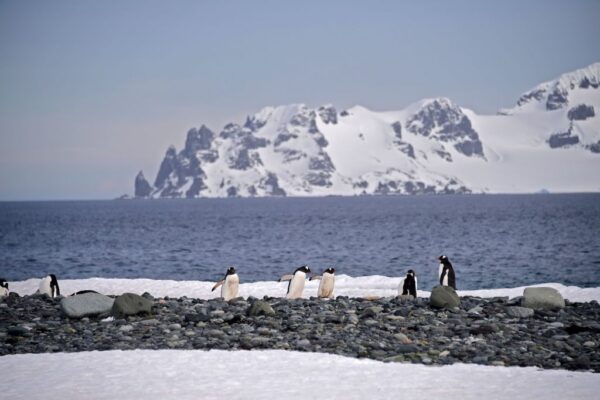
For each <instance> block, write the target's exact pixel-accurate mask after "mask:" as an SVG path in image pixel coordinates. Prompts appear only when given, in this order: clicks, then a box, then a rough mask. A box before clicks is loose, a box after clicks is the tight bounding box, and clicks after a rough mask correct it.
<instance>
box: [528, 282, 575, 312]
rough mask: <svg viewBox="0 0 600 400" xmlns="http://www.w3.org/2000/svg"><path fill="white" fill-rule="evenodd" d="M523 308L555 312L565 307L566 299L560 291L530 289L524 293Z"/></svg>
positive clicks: (547, 288)
mask: <svg viewBox="0 0 600 400" xmlns="http://www.w3.org/2000/svg"><path fill="white" fill-rule="evenodd" d="M521 306H523V307H527V308H533V309H534V310H555V309H558V308H564V307H565V299H563V297H562V295H561V294H560V293H559V292H558V290H556V289H553V288H549V287H534V288H532V287H530V288H526V289H525V291H524V292H523V299H522V300H521Z"/></svg>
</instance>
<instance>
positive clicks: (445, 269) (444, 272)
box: [438, 256, 456, 290]
mask: <svg viewBox="0 0 600 400" xmlns="http://www.w3.org/2000/svg"><path fill="white" fill-rule="evenodd" d="M438 259H439V260H440V271H439V274H440V285H442V286H450V287H451V288H453V289H454V290H456V278H455V276H454V268H452V264H450V260H448V257H446V256H440V257H439V258H438Z"/></svg>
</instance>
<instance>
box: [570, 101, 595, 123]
mask: <svg viewBox="0 0 600 400" xmlns="http://www.w3.org/2000/svg"><path fill="white" fill-rule="evenodd" d="M595 115H596V113H595V112H594V107H593V106H588V105H587V104H579V105H577V106H575V107H573V108H571V109H570V110H569V112H568V113H567V118H569V120H571V121H584V120H586V119H588V118H592V117H594V116H595Z"/></svg>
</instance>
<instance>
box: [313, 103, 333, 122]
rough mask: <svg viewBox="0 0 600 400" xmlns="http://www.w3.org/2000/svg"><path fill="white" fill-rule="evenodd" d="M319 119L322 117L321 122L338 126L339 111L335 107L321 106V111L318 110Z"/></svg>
mask: <svg viewBox="0 0 600 400" xmlns="http://www.w3.org/2000/svg"><path fill="white" fill-rule="evenodd" d="M317 112H318V114H319V117H321V121H323V122H324V123H326V124H330V123H331V124H334V125H335V124H337V122H338V121H337V111H336V109H335V107H333V106H331V105H328V106H321V107H319V109H318V110H317Z"/></svg>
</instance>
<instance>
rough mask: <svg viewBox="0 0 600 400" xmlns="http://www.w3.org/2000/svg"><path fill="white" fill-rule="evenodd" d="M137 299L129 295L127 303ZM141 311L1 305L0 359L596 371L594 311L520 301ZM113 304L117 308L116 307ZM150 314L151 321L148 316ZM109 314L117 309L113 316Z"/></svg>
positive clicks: (232, 305)
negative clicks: (136, 354)
mask: <svg viewBox="0 0 600 400" xmlns="http://www.w3.org/2000/svg"><path fill="white" fill-rule="evenodd" d="M132 297H133V296H132ZM137 298H139V299H142V302H145V304H144V305H143V306H145V307H146V311H145V312H143V313H137V311H135V313H136V315H126V314H128V312H124V313H116V314H115V313H114V312H113V314H114V315H116V316H115V317H108V318H107V315H108V314H106V313H105V314H104V315H102V314H101V315H97V316H93V317H83V318H70V317H68V316H67V315H66V313H65V310H64V306H62V307H61V299H51V298H48V297H46V296H42V295H32V296H23V297H20V296H18V295H16V294H14V293H11V295H10V296H8V297H6V298H4V299H1V300H0V356H1V355H8V354H20V353H48V352H78V351H92V350H117V349H119V350H132V349H206V350H209V349H224V350H237V349H285V350H297V351H310V352H323V353H334V354H339V355H343V356H347V357H357V358H371V359H375V360H380V361H390V362H409V363H422V364H428V365H432V364H438V365H439V364H442V365H443V364H452V363H457V362H464V363H476V364H482V365H497V366H536V367H541V368H545V369H570V370H593V371H595V372H600V352H599V351H598V347H599V346H600V322H599V321H600V305H599V304H598V302H597V301H591V302H587V303H572V302H569V301H568V300H567V301H565V306H564V308H558V309H554V310H544V309H536V310H533V309H532V308H524V307H520V306H521V299H520V298H516V299H511V300H509V299H508V298H506V297H495V298H478V297H469V296H466V297H461V298H460V305H459V307H455V308H435V307H433V306H432V305H431V304H430V299H426V298H417V299H412V298H404V297H390V298H373V299H371V298H348V297H344V296H339V297H337V298H336V299H333V300H320V299H316V298H311V299H298V300H286V299H282V298H268V297H266V298H264V299H260V300H259V299H256V298H253V297H249V298H248V299H243V298H237V299H234V300H231V301H229V302H225V301H223V300H221V299H212V300H200V299H191V298H186V297H182V298H168V297H165V298H160V299H154V298H152V296H151V295H149V294H147V293H146V294H144V295H143V297H141V296H137ZM115 303H116V302H115ZM148 309H150V312H149V313H148V312H147V310H148ZM113 311H114V309H113Z"/></svg>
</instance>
